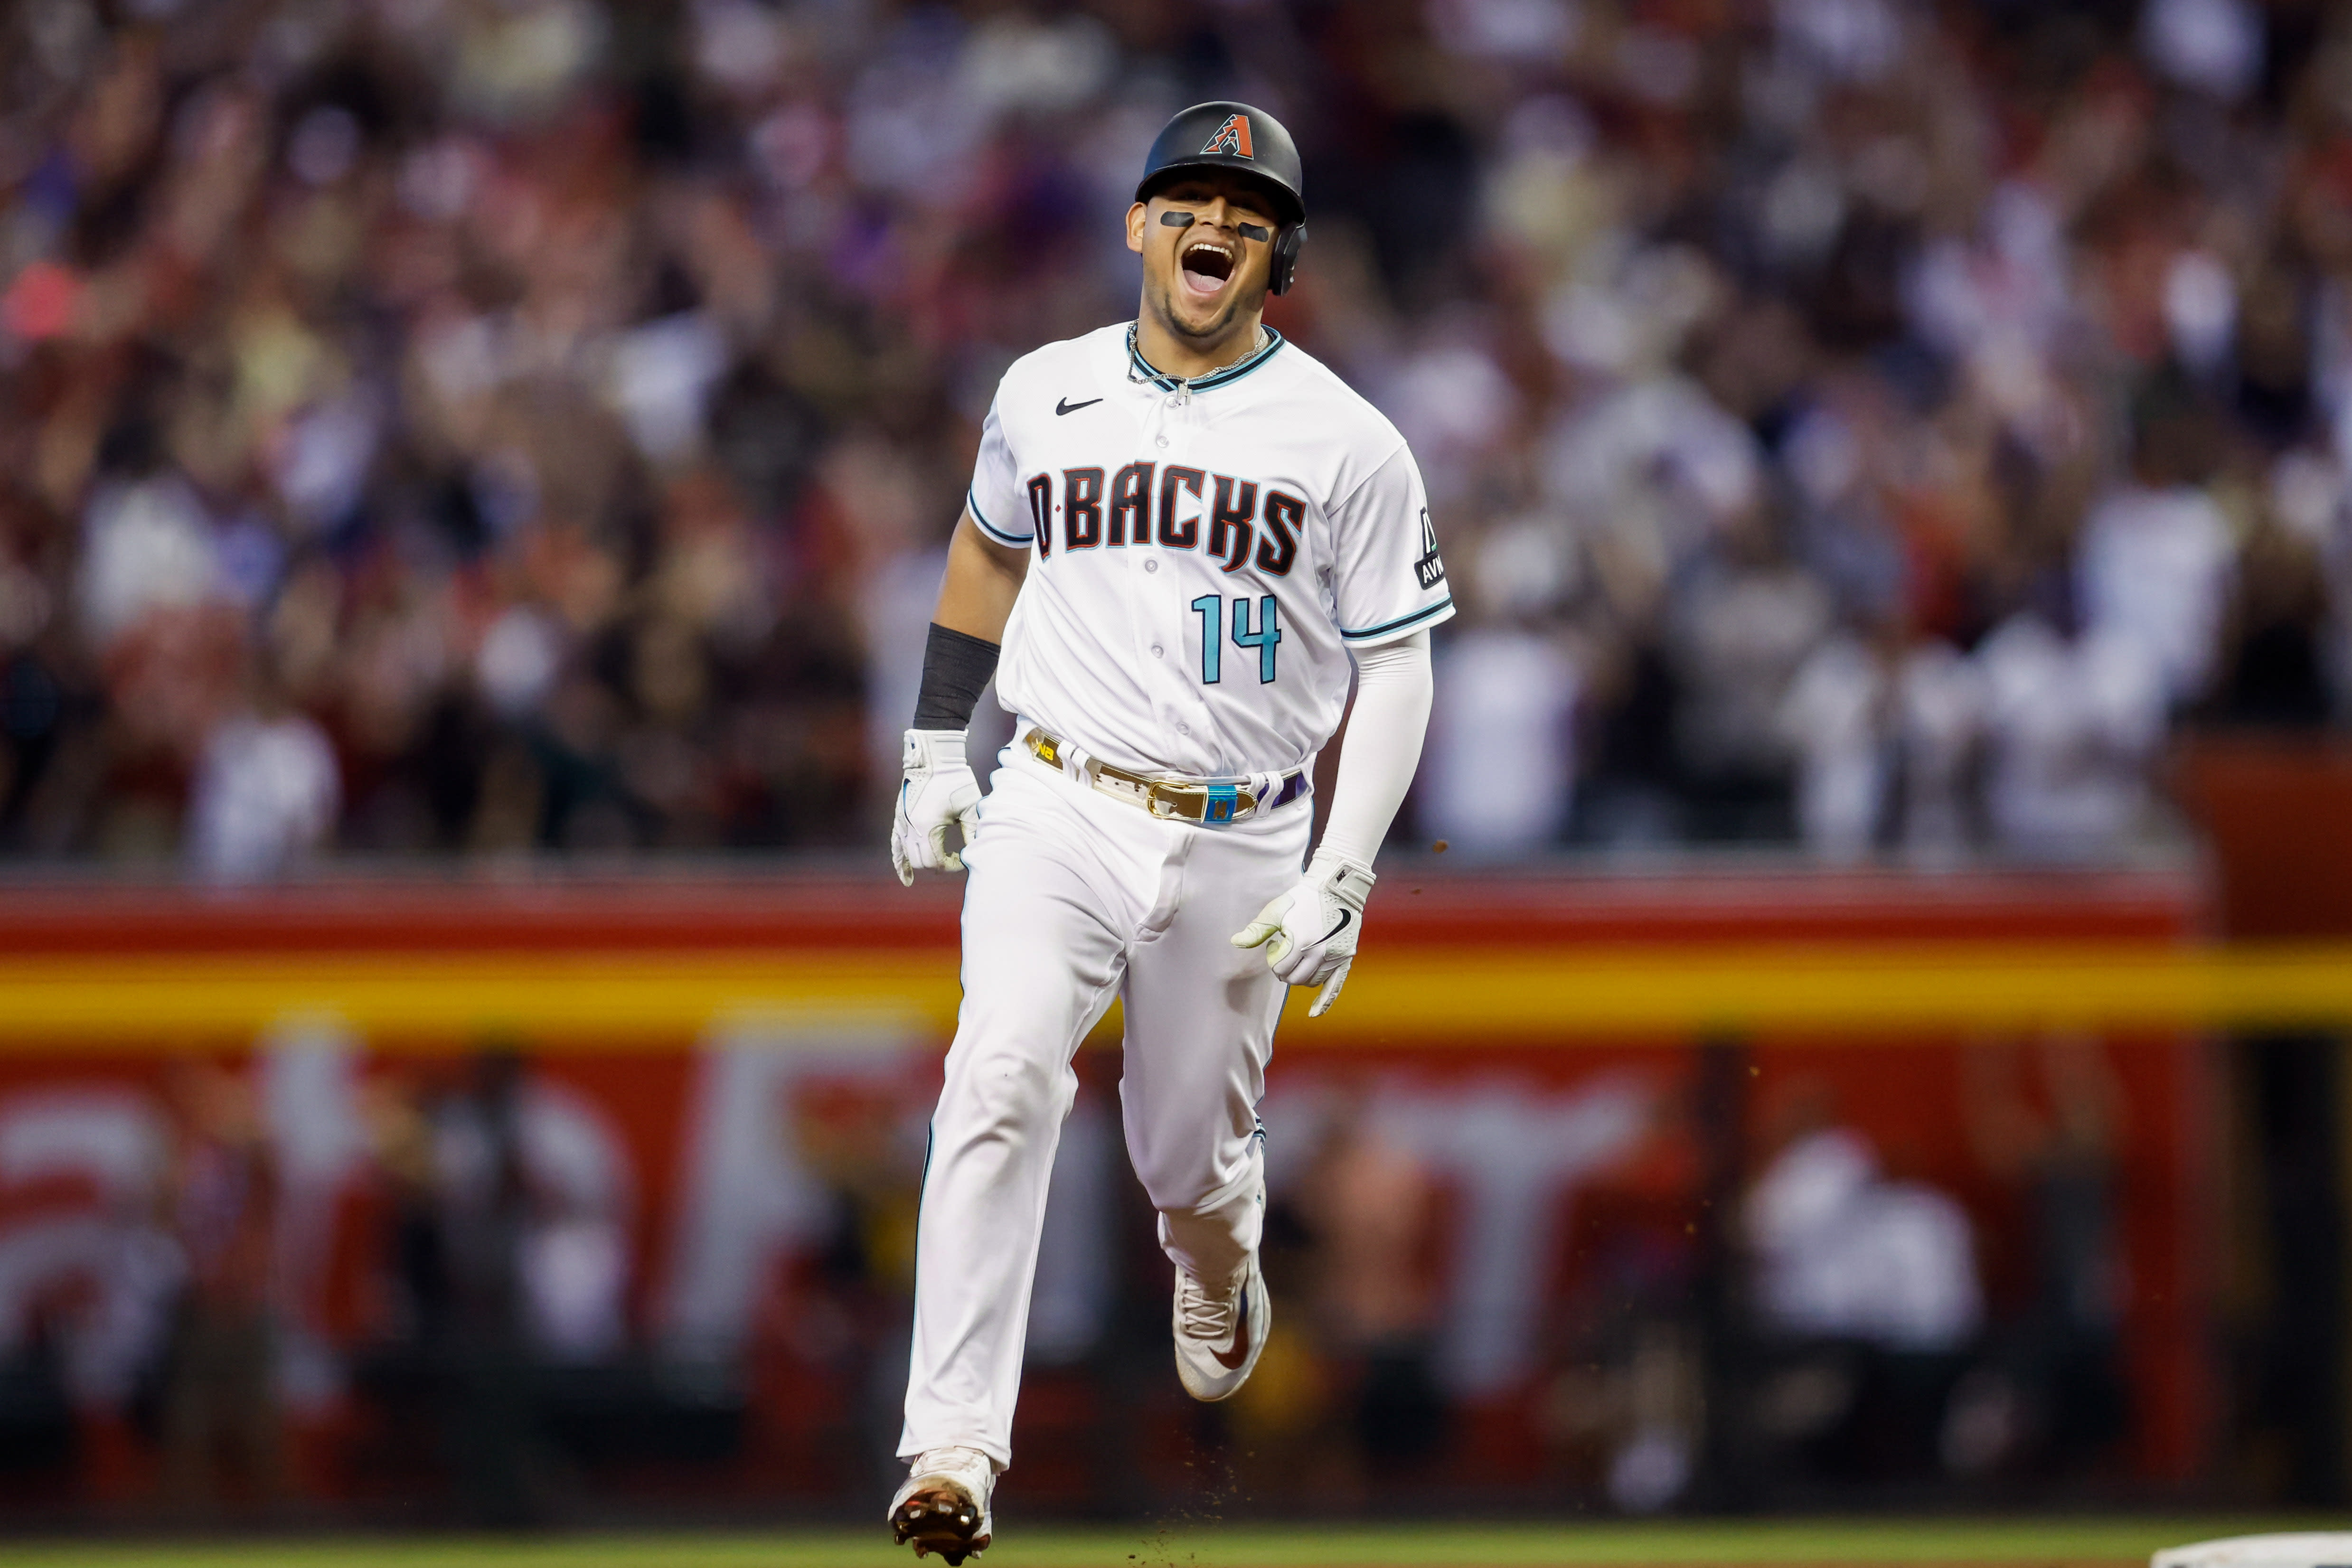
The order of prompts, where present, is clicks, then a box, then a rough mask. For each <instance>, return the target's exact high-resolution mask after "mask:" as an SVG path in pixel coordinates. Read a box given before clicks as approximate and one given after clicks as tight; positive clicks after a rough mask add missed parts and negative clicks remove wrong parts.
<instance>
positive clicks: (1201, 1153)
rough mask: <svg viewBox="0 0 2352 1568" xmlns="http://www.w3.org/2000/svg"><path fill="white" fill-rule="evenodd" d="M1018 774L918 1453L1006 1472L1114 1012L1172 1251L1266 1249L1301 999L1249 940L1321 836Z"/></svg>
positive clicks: (1127, 1103)
mask: <svg viewBox="0 0 2352 1568" xmlns="http://www.w3.org/2000/svg"><path fill="white" fill-rule="evenodd" d="M1002 755H1003V765H1002V766H1001V767H999V768H997V770H996V775H995V779H994V781H993V784H992V791H991V793H990V794H989V796H988V797H987V799H986V800H984V801H983V802H982V806H981V831H980V836H979V840H978V841H977V843H975V844H974V845H973V846H972V847H971V849H969V850H967V851H965V852H964V857H963V858H964V864H965V866H966V867H967V868H968V869H967V881H966V884H965V889H964V899H963V1007H962V1010H961V1013H960V1014H959V1015H958V1017H957V1020H956V1036H955V1044H954V1045H953V1047H951V1048H950V1051H948V1058H947V1081H946V1083H945V1085H944V1086H943V1087H942V1088H941V1090H940V1103H939V1109H938V1111H937V1112H935V1113H933V1115H932V1117H931V1146H930V1157H929V1162H928V1164H927V1166H926V1167H925V1170H924V1176H923V1199H922V1209H921V1219H920V1229H919V1232H918V1235H917V1242H916V1257H915V1335H914V1352H913V1359H912V1365H911V1367H910V1368H909V1371H908V1380H907V1424H906V1427H905V1430H904V1432H903V1434H902V1435H901V1437H899V1440H898V1452H899V1454H900V1456H901V1457H903V1458H908V1459H911V1458H914V1457H915V1456H916V1455H918V1454H919V1453H921V1452H923V1451H924V1450H926V1449H929V1448H944V1447H948V1446H950V1445H954V1446H960V1447H963V1448H978V1449H980V1450H981V1451H982V1453H984V1454H986V1455H988V1457H989V1458H991V1459H992V1460H994V1461H995V1463H996V1465H997V1468H998V1469H1003V1468H1004V1467H1005V1466H1007V1465H1008V1464H1010V1463H1011V1462H1012V1458H1013V1446H1012V1436H1013V1400H1014V1398H1015V1396H1017V1395H1018V1393H1019V1391H1020V1386H1021V1352H1022V1346H1023V1342H1024V1338H1025V1336H1026V1331H1027V1326H1028V1321H1029V1291H1030V1286H1031V1283H1032V1281H1033V1279H1034V1275H1035V1273H1036V1264H1037V1239H1038V1235H1039V1232H1040V1229H1041V1228H1042V1227H1043V1225H1044V1223H1045V1188H1046V1179H1047V1177H1048V1176H1050V1175H1051V1173H1052V1171H1053V1166H1054V1150H1055V1145H1057V1144H1058V1143H1059V1142H1060V1139H1061V1133H1062V1121H1063V1118H1064V1117H1066V1116H1067V1115H1068V1114H1069V1111H1070V1106H1071V1104H1072V1103H1073V1101H1074V1099H1075V1097H1076V1092H1077V1082H1078V1081H1077V1074H1076V1071H1074V1070H1073V1068H1072V1066H1071V1060H1072V1058H1073V1057H1074V1056H1076V1053H1077V1049H1078V1044H1079V1042H1080V1041H1081V1040H1084V1039H1085V1038H1086V1036H1087V1030H1090V1029H1092V1028H1093V1027H1094V1024H1095V1021H1096V1020H1097V1019H1099V1018H1100V1017H1101V1016H1102V1014H1103V1012H1104V1011H1105V1009H1108V1007H1109V1006H1110V999H1111V998H1112V997H1113V996H1114V995H1116V996H1118V997H1119V998H1121V999H1122V1001H1123V1002H1124V1003H1125V1006H1126V1025H1127V1037H1126V1042H1125V1057H1124V1061H1123V1063H1122V1066H1121V1070H1120V1077H1119V1105H1120V1113H1121V1120H1122V1122H1123V1123H1124V1124H1125V1127H1126V1132H1127V1150H1128V1157H1129V1159H1130V1160H1131V1161H1132V1162H1133V1163H1134V1166H1135V1174H1136V1176H1138V1177H1139V1179H1140V1180H1141V1181H1142V1183H1143V1187H1144V1191H1145V1192H1146V1193H1148V1194H1149V1195H1150V1198H1151V1203H1152V1206H1153V1207H1155V1208H1157V1209H1158V1210H1159V1211H1160V1246H1161V1247H1162V1248H1163V1249H1165V1250H1166V1251H1167V1253H1168V1256H1169V1257H1170V1258H1171V1260H1174V1261H1175V1262H1176V1263H1177V1264H1178V1265H1179V1266H1181V1267H1182V1268H1184V1269H1186V1270H1190V1271H1191V1272H1192V1274H1193V1275H1194V1276H1195V1277H1196V1278H1199V1279H1202V1280H1209V1281H1218V1280H1223V1279H1229V1278H1232V1277H1234V1276H1235V1275H1237V1274H1238V1273H1239V1272H1240V1270H1242V1269H1243V1268H1244V1266H1245V1265H1246V1264H1247V1262H1248V1260H1249V1259H1250V1256H1251V1254H1253V1253H1254V1252H1255V1250H1256V1249H1257V1245H1258V1237H1259V1233H1260V1230H1261V1228H1262V1227H1263V1224H1264V1219H1265V1216H1264V1212H1263V1210H1262V1209H1261V1207H1260V1206H1259V1203H1258V1189H1259V1183H1260V1178H1261V1170H1262V1162H1261V1156H1260V1152H1259V1147H1258V1139H1257V1137H1256V1132H1257V1103H1258V1100H1259V1098H1260V1096H1261V1095H1263V1094H1264V1092H1265V1064H1266V1060H1267V1058H1268V1057H1269V1056H1271V1055H1272V1054H1273V1049H1274V1026H1275V1020H1276V1018H1277V1017H1278V1016H1279V1014H1280V1012H1281V1010H1282V1002H1283V995H1284V992H1285V990H1286V988H1285V987H1283V986H1282V985H1281V984H1280V983H1279V982H1277V981H1276V979H1275V977H1274V976H1273V974H1272V972H1271V971H1269V970H1268V969H1267V968H1266V965H1265V955H1264V954H1263V953H1262V952H1259V951H1256V950H1255V949H1250V950H1244V949H1241V948H1236V947H1234V946H1233V945H1232V942H1231V937H1232V936H1233V934H1234V932H1236V931H1238V930H1240V929H1241V928H1242V927H1243V926H1244V925H1248V924H1249V922H1250V919H1251V918H1252V917H1253V916H1254V915H1256V914H1257V912H1258V910H1259V909H1260V908H1261V907H1263V906H1264V905H1265V902H1266V900H1268V899H1270V898H1272V897H1274V896H1275V895H1276V894H1279V893H1281V892H1282V891H1283V890H1285V889H1286V888H1287V887H1289V886H1290V885H1291V884H1292V883H1294V882H1296V881H1297V877H1298V875H1299V871H1300V867H1301V864H1302V862H1304V861H1305V859H1306V854H1307V837H1308V834H1309V831H1310V830H1311V825H1312V821H1313V813H1312V811H1311V810H1310V809H1309V806H1308V803H1307V800H1306V799H1301V800H1294V801H1292V802H1291V803H1290V804H1288V805H1286V806H1284V807H1281V808H1279V809H1277V810H1271V811H1269V812H1267V813H1266V814H1265V816H1264V817H1262V818H1256V819H1250V820H1244V821H1240V822H1235V823H1232V824H1229V825H1225V826H1221V827H1202V826H1197V825H1195V824H1192V823H1190V822H1181V821H1161V820H1160V819H1158V818H1155V817H1153V816H1151V815H1150V814H1149V813H1148V812H1145V811H1143V810H1139V809H1138V808H1136V807H1134V806H1131V805H1129V804H1127V803H1126V802H1125V801H1122V800H1114V799H1112V798H1111V797H1109V796H1108V795H1105V794H1102V793H1101V792H1099V791H1098V790H1096V789H1092V788H1090V787H1089V786H1087V785H1086V784H1085V783H1083V782H1081V781H1079V780H1077V779H1073V778H1071V777H1069V776H1068V775H1066V774H1065V773H1063V772H1061V771H1059V770H1057V769H1055V768H1048V767H1047V766H1046V765H1045V763H1043V762H1041V761H1039V760H1038V759H1037V758H1035V757H1034V756H1032V755H1031V754H1030V753H1029V751H1028V750H1027V748H1026V747H1022V746H1020V745H1018V744H1017V743H1016V744H1015V745H1013V746H1011V747H1006V748H1005V750H1004V752H1003V754H1002Z"/></svg>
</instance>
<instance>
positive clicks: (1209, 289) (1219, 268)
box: [1177, 239, 1234, 295]
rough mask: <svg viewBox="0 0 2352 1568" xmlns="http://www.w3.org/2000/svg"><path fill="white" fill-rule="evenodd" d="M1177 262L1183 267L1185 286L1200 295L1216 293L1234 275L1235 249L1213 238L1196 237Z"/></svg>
mask: <svg viewBox="0 0 2352 1568" xmlns="http://www.w3.org/2000/svg"><path fill="white" fill-rule="evenodd" d="M1177 264H1178V266H1179V267H1181V268H1182V269H1183V273H1184V286H1185V287H1188V288H1190V289H1191V290H1192V292H1193V293H1195V294H1200V295H1210V294H1214V293H1215V292H1216V291H1217V290H1218V289H1220V288H1223V287H1224V286H1225V280H1226V279H1227V278H1229V277H1233V275H1234V253H1233V250H1232V249H1231V247H1229V246H1223V245H1220V244H1218V243H1217V242H1216V241H1215V240H1213V239H1196V240H1194V241H1193V242H1192V244H1190V245H1188V246H1185V247H1184V254H1183V255H1182V256H1179V257H1178V258H1177Z"/></svg>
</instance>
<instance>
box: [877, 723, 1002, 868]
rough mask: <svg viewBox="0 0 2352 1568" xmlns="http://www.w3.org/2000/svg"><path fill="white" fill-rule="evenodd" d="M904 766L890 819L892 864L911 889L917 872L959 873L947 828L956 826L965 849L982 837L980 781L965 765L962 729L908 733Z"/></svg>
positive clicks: (958, 861) (958, 860)
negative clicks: (959, 826)
mask: <svg viewBox="0 0 2352 1568" xmlns="http://www.w3.org/2000/svg"><path fill="white" fill-rule="evenodd" d="M905 764H906V769H907V776H906V778H905V779H903V780H901V781H900V783H899V785H898V809H897V810H895V811H893V812H892V813H891V818H890V863H891V865H893V866H895V867H896V868H897V869H898V880H899V881H900V882H902V883H905V884H906V885H907V886H908V887H912V886H914V885H915V873H916V872H917V871H919V870H920V871H961V870H963V857H962V856H961V855H960V854H958V853H956V852H954V851H953V850H950V849H949V848H948V825H949V824H950V823H951V822H952V823H957V824H960V825H961V827H962V829H963V847H964V848H965V849H970V848H971V846H972V841H974V840H975V839H977V838H979V837H980V780H979V779H975V778H973V777H972V773H971V763H970V762H968V761H966V760H965V759H964V752H963V731H961V730H960V729H910V730H908V732H907V749H906V754H905Z"/></svg>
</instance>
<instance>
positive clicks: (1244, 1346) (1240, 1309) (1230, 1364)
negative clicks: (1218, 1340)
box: [1209, 1285, 1250, 1372]
mask: <svg viewBox="0 0 2352 1568" xmlns="http://www.w3.org/2000/svg"><path fill="white" fill-rule="evenodd" d="M1234 1312H1236V1313H1238V1314H1239V1315H1240V1318H1241V1322H1240V1324H1239V1326H1237V1327H1236V1328H1235V1329H1234V1348H1233V1349H1231V1350H1213V1351H1211V1352H1210V1353H1209V1354H1211V1355H1212V1356H1213V1357H1215V1358H1216V1363H1217V1364H1218V1365H1219V1366H1222V1367H1223V1368H1224V1369H1225V1370H1226V1371H1227V1372H1239V1371H1240V1370H1241V1369H1242V1367H1243V1365H1244V1364H1245V1363H1247V1362H1248V1360H1249V1347H1250V1316H1249V1287H1248V1286H1247V1285H1244V1286H1243V1287H1242V1299H1241V1300H1240V1301H1237V1302H1235V1303H1234Z"/></svg>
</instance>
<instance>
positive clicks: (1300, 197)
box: [1135, 99, 1307, 294]
mask: <svg viewBox="0 0 2352 1568" xmlns="http://www.w3.org/2000/svg"><path fill="white" fill-rule="evenodd" d="M1188 169H1232V170H1235V171H1238V172H1241V173H1244V174H1248V175H1251V176H1253V177H1254V178H1255V179H1256V180H1258V181H1259V182H1260V183H1263V184H1265V186H1266V188H1267V189H1268V191H1269V192H1270V193H1272V194H1273V196H1274V198H1275V203H1276V206H1277V207H1278V208H1280V213H1279V214H1278V215H1279V216H1280V217H1281V219H1282V232H1281V233H1279V234H1278V235H1276V236H1275V240H1274V269H1273V275H1272V278H1271V281H1270V282H1269V284H1268V287H1270V288H1271V289H1272V290H1273V291H1274V292H1275V293H1276V294H1284V293H1287V292H1288V291H1289V289H1290V282H1291V278H1292V277H1294V276H1295V275H1296V274H1297V271H1298V247H1299V246H1302V245H1304V244H1305V243H1306V242H1307V196H1306V189H1307V178H1306V173H1305V172H1304V171H1303V170H1302V169H1300V167H1299V164H1298V147H1297V143H1296V142H1294V141H1291V140H1290V132H1289V131H1285V130H1284V129H1283V128H1282V121H1280V120H1276V118H1275V117H1274V116H1272V115H1270V114H1268V113H1267V112H1266V111H1265V110H1262V109H1252V108H1251V107H1250V106H1249V105H1248V104H1245V103H1233V102H1229V101H1226V100H1224V99H1219V100H1217V101H1216V102H1213V103H1196V104H1194V105H1193V106H1192V108H1190V109H1188V110H1184V111H1183V112H1182V113H1181V114H1179V115H1177V116H1176V118H1175V119H1173V120H1170V121H1169V122H1168V123H1167V125H1166V126H1164V127H1162V128H1161V130H1160V134H1159V135H1158V136H1156V137H1154V138H1152V141H1151V151H1150V152H1149V153H1147V154H1146V155H1145V156H1144V160H1143V178H1142V179H1141V180H1139V181H1138V182H1137V183H1136V187H1135V199H1136V200H1137V201H1139V202H1145V201H1150V199H1151V193H1152V192H1154V191H1156V190H1158V189H1159V188H1160V186H1162V185H1164V184H1167V183H1169V182H1171V181H1172V180H1174V179H1177V178H1178V177H1179V176H1181V174H1182V173H1183V172H1184V171H1185V170H1188Z"/></svg>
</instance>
